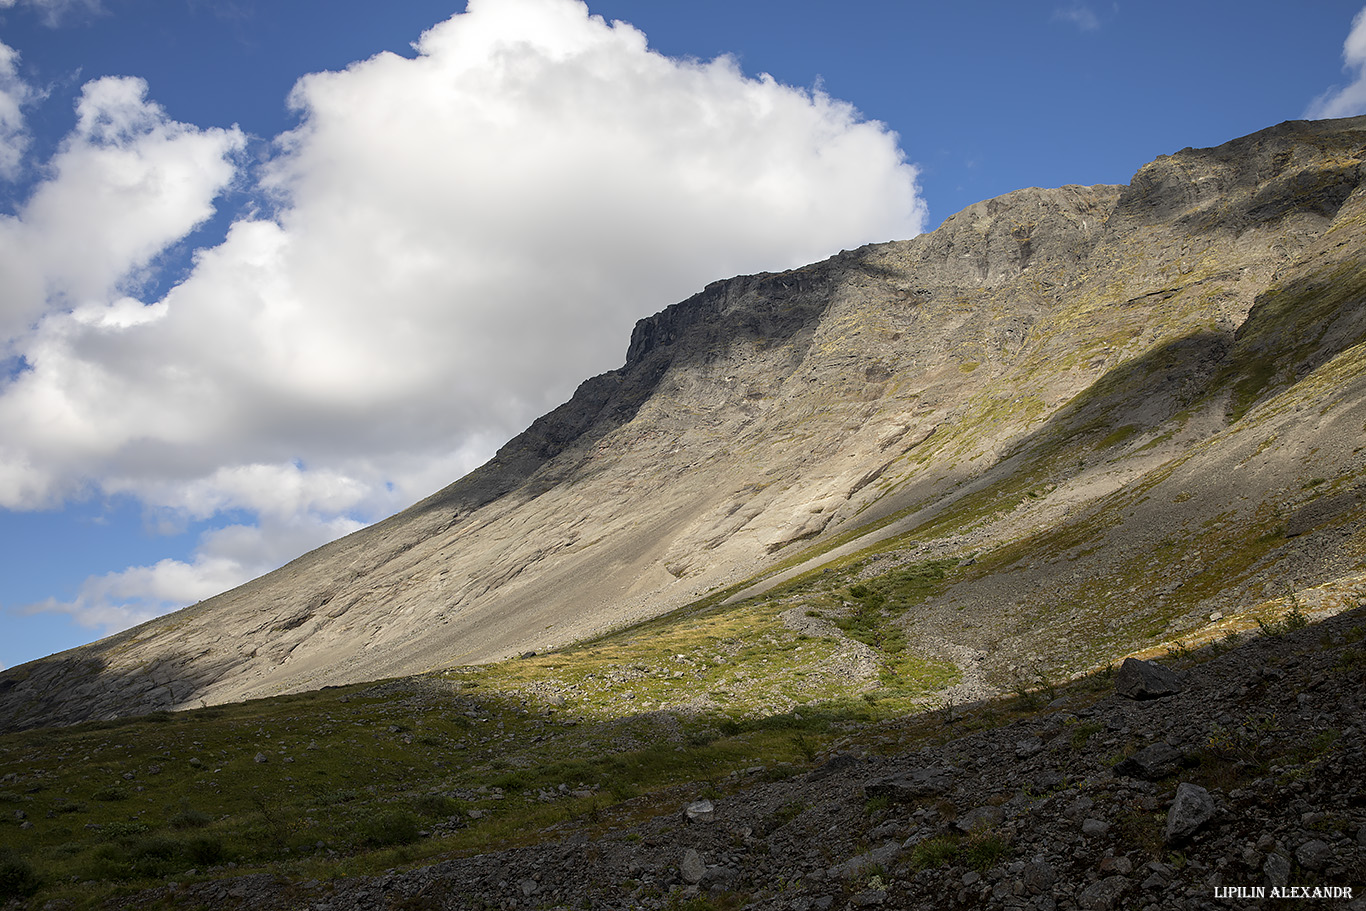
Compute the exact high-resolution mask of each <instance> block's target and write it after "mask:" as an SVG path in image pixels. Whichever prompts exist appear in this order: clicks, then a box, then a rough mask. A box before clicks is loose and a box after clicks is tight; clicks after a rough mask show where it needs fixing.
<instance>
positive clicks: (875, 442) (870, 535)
mask: <svg viewBox="0 0 1366 911" xmlns="http://www.w3.org/2000/svg"><path fill="white" fill-rule="evenodd" d="M1363 156H1366V118H1353V119H1348V120H1338V121H1316V122H1290V123H1284V124H1281V125H1279V126H1276V127H1273V128H1271V129H1268V130H1264V131H1262V132H1259V133H1256V134H1253V135H1251V136H1247V137H1244V138H1241V139H1237V140H1234V141H1232V142H1229V143H1226V144H1225V145H1222V146H1219V147H1217V148H1213V149H1200V150H1196V149H1184V150H1182V151H1180V152H1177V153H1175V154H1173V155H1169V156H1162V157H1160V158H1158V159H1157V160H1156V161H1154V162H1152V163H1151V164H1149V165H1146V166H1145V167H1143V168H1142V169H1141V170H1140V171H1139V172H1138V173H1137V174H1136V175H1135V176H1134V178H1133V179H1132V181H1131V182H1130V183H1129V185H1128V186H1098V187H1078V186H1069V187H1063V188H1060V189H1046V190H1045V189H1027V190H1021V191H1018V192H1015V193H1011V194H1008V195H1006V196H1002V197H999V198H997V199H993V200H989V201H986V202H982V203H978V204H976V205H973V206H970V207H968V208H967V209H965V210H964V211H962V212H960V213H958V214H957V215H954V216H953V217H951V218H949V219H948V220H947V221H946V222H945V223H944V224H943V225H942V226H941V227H940V228H939V229H938V230H936V231H934V232H933V233H930V234H926V235H922V236H919V237H916V238H913V239H911V240H906V241H896V242H892V243H886V244H877V245H872V246H867V247H863V248H860V249H858V250H855V251H844V252H841V253H840V254H838V255H836V256H834V257H832V258H830V259H828V260H826V261H824V262H821V263H817V264H814V265H810V266H806V267H803V268H800V269H795V270H792V271H789V272H783V273H776V274H762V275H755V276H742V277H738V278H734V279H730V280H728V281H721V282H716V283H713V284H711V285H708V286H707V287H706V288H705V289H704V290H703V291H701V292H700V293H698V294H696V295H694V296H693V297H691V298H689V299H688V300H686V301H683V302H681V303H678V304H675V305H673V306H671V307H669V308H667V309H665V310H664V311H662V312H660V313H658V314H656V315H654V316H652V317H650V318H648V319H645V320H642V321H641V322H640V323H639V324H638V325H637V326H636V328H635V330H634V332H633V333H632V336H631V339H630V342H629V345H628V347H627V354H626V362H625V364H624V365H623V366H622V367H621V368H620V369H618V370H614V371H611V372H609V373H606V374H603V375H601V376H598V377H594V378H592V379H590V380H587V381H586V382H584V383H583V384H582V385H581V386H580V387H579V389H578V390H577V391H576V392H575V394H574V396H573V398H572V399H571V400H570V401H569V402H567V403H566V404H564V405H562V406H561V407H559V408H557V409H556V410H554V411H552V412H551V413H550V414H547V415H545V416H544V417H542V418H540V419H538V420H537V421H536V422H535V423H533V424H532V425H531V427H529V428H528V429H527V430H526V431H525V432H523V433H522V434H521V435H519V436H518V437H516V438H515V439H513V440H512V441H511V442H509V443H508V444H507V445H506V446H504V447H503V448H502V449H501V450H500V451H499V452H498V454H497V455H496V456H495V457H494V458H493V459H492V460H491V461H490V462H489V463H487V464H486V465H484V466H483V467H481V468H479V469H478V470H476V471H474V472H472V473H471V474H470V475H468V476H466V477H465V478H462V479H461V480H459V481H457V482H455V483H454V484H452V485H450V486H449V487H447V488H445V489H444V490H442V491H440V492H438V493H436V494H434V495H433V496H431V497H429V498H427V499H426V500H423V501H422V502H420V503H418V504H416V505H414V506H413V507H411V508H409V509H407V510H405V511H403V512H401V513H399V514H398V515H395V516H393V517H391V518H389V519H387V520H385V521H383V522H380V523H377V524H376V525H373V526H370V527H368V528H366V529H363V530H361V531H358V532H356V533H354V534H352V535H350V536H348V537H346V538H343V539H341V540H339V541H336V542H334V543H332V544H329V545H327V546H325V547H322V548H319V549H318V550H316V551H313V552H311V553H309V554H306V555H304V556H303V557H300V558H299V559H298V560H295V561H293V562H292V563H290V564H288V565H287V566H285V567H282V568H281V569H279V570H276V571H275V572H272V573H269V574H267V575H265V576H263V577H261V578H259V579H256V580H254V581H252V582H249V583H247V584H246V585H243V586H241V587H239V588H237V589H234V590H232V591H229V592H226V593H224V594H222V595H219V596H217V597H214V598H211V599H209V600H206V601H203V602H200V603H199V604H196V605H193V606H191V607H188V608H185V609H184V610H181V611H178V612H176V613H173V614H170V615H167V616H165V617H161V618H159V619H157V620H153V621H151V622H149V623H146V624H143V625H142V626H139V627H136V628H134V629H131V630H128V631H126V632H124V633H120V634H118V635H115V636H111V637H109V638H107V639H105V640H102V641H100V642H97V643H94V644H92V645H89V646H83V647H81V648H77V649H72V650H70V651H67V652H63V653H61V654H59V655H55V656H52V657H50V658H45V659H42V660H39V661H35V662H30V663H29V664H25V665H22V666H19V667H16V668H12V669H9V670H7V671H4V672H3V673H0V726H2V727H4V728H7V729H13V728H22V727H29V726H34V725H43V724H53V723H70V722H75V721H80V720H85V719H91V718H106V717H112V716H116V715H126V714H136V713H145V712H149V711H153V710H157V709H164V708H172V709H174V708H183V707H190V706H198V705H202V704H212V703H221V702H229V701H236V700H242V699H247V698H252V697H256V696H262V695H271V694H279V693H288V692H299V691H304V690H310V689H316V688H319V687H323V686H327V685H334V684H342V683H351V682H358V681H364V680H374V679H379V678H384V677H392V676H400V675H408V674H414V673H419V672H422V671H426V670H429V669H433V668H442V667H449V666H454V665H460V664H470V663H478V662H488V661H494V660H497V659H501V658H506V657H509V656H514V655H517V654H521V653H525V652H528V651H532V650H537V651H543V650H546V649H551V648H555V647H557V646H561V645H564V644H567V643H570V642H573V641H576V640H581V639H584V638H586V637H590V636H593V635H595V634H598V633H601V632H603V631H606V630H608V629H611V628H615V627H620V626H622V625H625V624H629V623H632V622H636V621H640V620H644V619H647V618H651V617H656V616H659V615H661V614H664V613H666V612H668V611H671V610H674V609H677V608H681V607H684V606H686V605H689V604H691V603H693V602H695V601H697V600H698V599H699V598H703V597H711V598H713V599H718V598H721V597H723V596H729V597H732V598H740V597H743V596H745V595H747V594H751V593H754V592H758V591H761V590H763V589H764V588H765V587H768V586H772V585H774V584H777V583H779V582H781V581H783V580H785V579H788V578H791V577H793V576H794V575H796V574H800V573H805V572H810V571H812V570H816V569H820V568H822V567H825V568H829V569H831V570H832V571H835V570H839V571H844V569H843V568H847V567H849V566H855V567H856V569H857V571H858V572H859V573H862V574H863V575H864V576H865V577H866V576H868V575H869V574H874V575H875V574H876V573H877V572H879V571H885V570H887V569H890V568H893V567H895V566H897V565H902V564H904V563H905V562H907V561H910V560H915V559H925V558H930V557H935V558H939V557H945V558H948V557H952V558H956V559H957V560H958V561H959V562H960V564H961V568H960V571H959V572H957V573H956V574H955V576H954V579H953V581H952V584H951V585H949V586H948V587H947V588H946V589H945V590H944V591H942V592H941V593H939V594H936V595H934V596H933V597H931V598H929V599H928V600H926V601H925V602H924V603H923V604H920V605H918V606H917V607H916V608H915V610H914V616H909V615H908V616H907V617H906V618H904V623H905V624H906V628H907V635H908V641H909V643H910V646H911V647H912V648H913V649H915V650H917V651H918V652H921V653H924V654H926V655H932V656H934V657H937V658H943V659H948V660H951V661H953V662H954V663H955V664H956V665H957V666H958V668H959V670H960V671H961V673H962V675H963V678H964V679H965V680H966V681H968V682H969V683H971V684H972V685H974V686H977V687H979V688H980V689H992V688H1000V687H1002V686H1007V685H1008V684H1009V682H1010V681H1011V680H1012V679H1016V678H1018V677H1019V676H1020V675H1021V674H1025V673H1028V674H1037V675H1040V676H1049V675H1059V674H1068V673H1075V672H1079V671H1082V670H1085V669H1086V668H1088V667H1090V666H1092V665H1094V664H1096V663H1098V662H1104V661H1108V660H1110V659H1112V658H1113V657H1114V656H1115V655H1118V654H1123V653H1125V652H1127V651H1130V650H1134V649H1138V648H1142V647H1144V646H1150V645H1154V644H1156V643H1159V642H1163V641H1173V640H1177V639H1182V638H1191V639H1198V638H1200V637H1201V636H1202V635H1208V634H1209V629H1210V628H1211V624H1212V623H1213V624H1216V625H1217V624H1218V623H1219V622H1220V620H1221V619H1222V618H1220V619H1216V620H1213V621H1212V620H1210V619H1209V618H1210V617H1211V616H1213V615H1215V614H1219V615H1225V616H1231V615H1233V614H1235V613H1237V612H1239V611H1244V610H1247V609H1249V608H1252V607H1255V606H1256V605H1257V604H1259V603H1261V602H1265V601H1267V600H1269V599H1273V598H1280V597H1284V596H1287V595H1289V594H1293V595H1294V597H1295V598H1296V599H1298V601H1299V602H1300V603H1303V604H1304V605H1306V607H1307V608H1309V609H1311V610H1320V611H1324V610H1331V609H1336V608H1337V607H1340V606H1341V605H1343V604H1346V603H1352V602H1354V601H1355V600H1356V599H1357V598H1359V597H1360V596H1361V593H1362V592H1363V591H1366V576H1363V575H1362V571H1363V566H1364V565H1366V564H1364V563H1363V556H1364V554H1366V536H1363V534H1362V523H1363V519H1366V510H1364V509H1363V492H1364V491H1366V488H1363V486H1362V476H1363V470H1366V456H1364V455H1363V451H1364V450H1366V444H1363V443H1362V442H1361V441H1362V436H1363V431H1366V375H1364V374H1366V359H1363V356H1362V354H1363V349H1362V347H1361V345H1362V342H1363V339H1366V306H1364V304H1366V268H1363V258H1364V257H1366V248H1364V241H1366V232H1364V231H1363V224H1366V190H1363V188H1362V176H1363V171H1362V160H1363ZM874 545H877V551H878V554H877V555H876V556H870V554H871V553H872V552H871V551H869V548H871V547H873V546H874ZM860 555H862V556H860ZM879 567H881V569H879Z"/></svg>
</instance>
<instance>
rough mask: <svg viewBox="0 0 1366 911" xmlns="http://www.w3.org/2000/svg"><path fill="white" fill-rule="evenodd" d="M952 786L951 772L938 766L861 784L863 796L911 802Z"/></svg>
mask: <svg viewBox="0 0 1366 911" xmlns="http://www.w3.org/2000/svg"><path fill="white" fill-rule="evenodd" d="M951 787H953V774H952V773H951V772H950V771H949V770H948V769H945V768H940V767H938V766H934V767H930V768H924V769H915V770H914V771H911V772H907V773H905V774H902V775H891V776H888V777H886V778H876V779H873V780H871V781H866V782H864V784H863V796H865V797H867V798H868V799H869V800H872V799H874V798H877V797H885V798H887V799H888V800H889V801H891V802H892V803H913V802H915V801H917V800H919V799H920V798H922V797H934V796H937V795H939V794H943V793H944V792H945V791H947V790H948V789H949V788H951Z"/></svg>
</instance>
